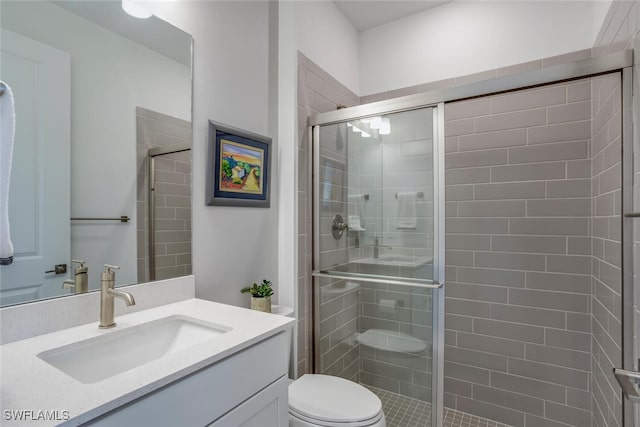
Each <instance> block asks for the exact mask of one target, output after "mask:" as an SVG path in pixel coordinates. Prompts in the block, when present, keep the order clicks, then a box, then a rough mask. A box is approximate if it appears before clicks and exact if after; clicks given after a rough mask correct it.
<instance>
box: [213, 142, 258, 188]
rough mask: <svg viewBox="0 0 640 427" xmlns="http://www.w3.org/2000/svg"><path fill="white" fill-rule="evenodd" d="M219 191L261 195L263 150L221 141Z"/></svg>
mask: <svg viewBox="0 0 640 427" xmlns="http://www.w3.org/2000/svg"><path fill="white" fill-rule="evenodd" d="M220 143H221V145H222V147H221V149H220V164H221V167H220V180H219V183H220V190H222V191H233V192H238V193H248V194H261V193H262V182H263V181H262V179H261V177H260V175H261V173H260V172H261V170H262V164H263V160H262V159H263V158H264V150H261V149H259V148H254V147H250V146H247V145H243V144H239V143H237V142H233V141H228V140H226V139H222V140H221V141H220Z"/></svg>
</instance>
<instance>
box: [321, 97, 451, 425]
mask: <svg viewBox="0 0 640 427" xmlns="http://www.w3.org/2000/svg"><path fill="white" fill-rule="evenodd" d="M360 112H362V111H360ZM344 113H346V111H345V112H340V111H338V112H336V113H332V114H333V116H330V117H329V118H328V120H327V121H325V122H322V123H316V124H315V126H314V127H313V131H312V134H313V176H314V184H313V185H314V187H313V189H314V200H313V203H314V206H313V214H314V221H313V224H314V230H313V244H314V255H313V276H314V280H313V286H314V311H315V313H314V316H315V318H314V346H315V349H314V355H315V358H314V368H315V372H316V373H323V374H328V375H336V376H341V377H344V378H348V379H350V380H353V381H355V382H357V383H360V384H362V385H364V386H366V387H368V388H369V389H371V390H372V391H373V392H374V393H376V394H377V395H378V396H380V397H381V400H382V401H383V409H384V411H385V414H386V417H387V422H388V425H390V426H394V425H395V426H403V425H424V426H432V425H433V426H439V425H441V418H442V416H441V411H442V395H443V392H442V387H443V352H442V349H443V333H444V330H443V323H444V319H443V318H444V289H443V284H444V175H443V174H444V152H443V151H444V141H443V126H442V123H443V109H442V104H441V105H434V106H427V107H420V108H416V109H410V110H405V111H400V112H395V113H389V114H381V112H379V111H374V110H371V111H370V112H368V113H369V114H367V113H365V114H361V115H359V116H357V117H349V116H347V115H345V114H344Z"/></svg>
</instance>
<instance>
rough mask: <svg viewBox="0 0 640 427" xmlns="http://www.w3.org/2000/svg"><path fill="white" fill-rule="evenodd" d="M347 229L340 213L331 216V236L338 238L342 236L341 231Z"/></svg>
mask: <svg viewBox="0 0 640 427" xmlns="http://www.w3.org/2000/svg"><path fill="white" fill-rule="evenodd" d="M346 229H347V224H346V223H345V222H344V219H342V215H340V214H337V215H336V216H334V217H333V222H332V223H331V234H332V235H333V238H334V239H336V240H338V239H339V238H341V237H342V233H344V230H346Z"/></svg>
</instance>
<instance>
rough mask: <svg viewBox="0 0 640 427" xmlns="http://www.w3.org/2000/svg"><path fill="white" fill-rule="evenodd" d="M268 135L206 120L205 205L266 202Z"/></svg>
mask: <svg viewBox="0 0 640 427" xmlns="http://www.w3.org/2000/svg"><path fill="white" fill-rule="evenodd" d="M270 148H271V138H267V137H265V136H261V135H257V134H254V133H251V132H247V131H243V130H240V129H236V128H234V127H231V126H228V125H225V124H222V123H216V122H214V121H213V120H209V159H208V161H207V185H206V186H205V190H206V194H205V202H206V204H207V205H208V206H244V207H256V208H268V207H269V206H270V192H269V187H270V172H271V171H270V164H271V162H270V160H271V153H270Z"/></svg>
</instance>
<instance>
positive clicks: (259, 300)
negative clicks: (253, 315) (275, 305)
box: [240, 279, 273, 313]
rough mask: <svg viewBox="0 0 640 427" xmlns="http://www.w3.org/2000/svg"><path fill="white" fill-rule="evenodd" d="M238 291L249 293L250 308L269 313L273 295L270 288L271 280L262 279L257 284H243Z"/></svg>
mask: <svg viewBox="0 0 640 427" xmlns="http://www.w3.org/2000/svg"><path fill="white" fill-rule="evenodd" d="M240 292H241V293H243V294H245V293H247V292H248V293H250V294H251V309H252V310H258V311H264V312H265V313H271V295H273V289H272V288H271V282H270V281H269V280H267V279H262V283H260V284H259V285H258V284H257V283H254V284H253V285H252V286H245V287H244V288H242V289H240Z"/></svg>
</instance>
